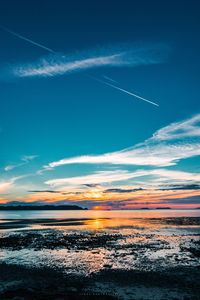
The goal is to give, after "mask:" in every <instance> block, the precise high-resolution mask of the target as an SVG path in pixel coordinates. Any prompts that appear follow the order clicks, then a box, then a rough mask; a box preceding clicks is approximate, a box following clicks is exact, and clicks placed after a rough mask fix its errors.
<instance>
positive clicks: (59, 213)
mask: <svg viewBox="0 0 200 300" xmlns="http://www.w3.org/2000/svg"><path fill="white" fill-rule="evenodd" d="M163 217H200V209H199V210H198V209H196V210H173V209H169V210H162V209H156V210H131V211H130V210H123V211H122V210H121V211H119V210H118V211H117V210H116V211H103V210H66V211H64V210H42V211H37V210H35V211H34V210H30V211H25V210H19V211H0V220H2V219H41V218H42V219H43V218H55V219H57V218H70V219H71V218H77V219H80V218H118V219H119V218H163Z"/></svg>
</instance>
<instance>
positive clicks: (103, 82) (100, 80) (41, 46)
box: [0, 25, 159, 106]
mask: <svg viewBox="0 0 200 300" xmlns="http://www.w3.org/2000/svg"><path fill="white" fill-rule="evenodd" d="M0 28H1V29H3V30H4V31H6V32H8V33H10V34H12V35H14V36H16V37H18V38H19V39H21V40H24V41H26V42H28V43H30V44H32V45H35V46H37V47H39V48H42V49H44V50H46V51H48V52H50V53H54V54H57V52H56V51H54V50H53V49H51V48H48V47H46V46H44V45H41V44H39V43H37V42H34V41H33V40H30V39H28V38H26V37H24V36H22V35H21V34H19V33H17V32H14V31H12V30H10V29H9V28H7V27H4V26H2V25H0ZM86 76H87V77H90V78H92V79H94V80H96V81H98V82H101V83H102V84H105V85H107V86H110V87H112V88H114V89H116V90H118V91H121V92H123V93H126V94H128V95H130V96H133V97H135V98H138V99H140V100H143V101H145V102H148V103H150V104H152V105H155V106H159V105H158V104H157V103H155V102H153V101H150V100H148V99H145V98H143V97H140V96H138V95H136V94H133V93H131V92H129V91H127V90H125V89H122V88H120V87H118V86H116V85H114V84H112V83H108V82H106V81H104V80H102V79H99V78H96V77H94V76H91V75H86ZM104 78H106V79H108V80H110V81H113V82H115V80H113V79H111V78H110V77H108V76H104Z"/></svg>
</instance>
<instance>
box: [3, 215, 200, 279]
mask: <svg viewBox="0 0 200 300" xmlns="http://www.w3.org/2000/svg"><path fill="white" fill-rule="evenodd" d="M0 217H1V218H2V219H4V220H3V222H6V220H5V219H13V220H9V223H10V224H11V223H12V221H15V222H18V223H17V224H22V225H21V227H22V228H18V229H17V230H16V229H13V228H9V229H3V230H1V231H0V261H1V262H6V263H7V264H17V265H25V266H29V267H30V266H32V267H40V266H49V267H56V268H60V269H62V270H63V271H64V272H65V273H68V274H77V275H84V276H87V275H90V274H94V273H98V272H100V271H102V270H105V269H112V270H116V269H117V270H157V269H160V267H169V266H171V267H173V266H197V265H199V237H200V218H199V217H200V211H198V210H195V211H194V210H193V211H183V210H182V211H180V210H179V211H174V210H156V211H153V210H150V211H114V212H113V211H112V212H110V211H39V212H38V211H30V212H29V211H28V212H27V211H17V212H10V211H9V212H1V216H0ZM48 218H51V219H49V220H48ZM52 218H56V219H52ZM62 218H64V219H62ZM24 219H29V220H27V222H28V223H24ZM38 220H39V221H38ZM10 221H11V222H10ZM25 221H26V220H25ZM20 222H21V223H20ZM13 224H14V223H13ZM1 226H2V223H1Z"/></svg>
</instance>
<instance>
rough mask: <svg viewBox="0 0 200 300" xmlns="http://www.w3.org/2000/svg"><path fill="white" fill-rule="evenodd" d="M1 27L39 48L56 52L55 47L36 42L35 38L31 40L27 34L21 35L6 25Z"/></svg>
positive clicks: (0, 26)
mask: <svg viewBox="0 0 200 300" xmlns="http://www.w3.org/2000/svg"><path fill="white" fill-rule="evenodd" d="M0 28H1V29H3V30H4V31H6V32H8V33H10V34H12V35H14V36H16V37H18V38H19V39H21V40H24V41H26V42H28V43H30V44H32V45H34V46H37V47H39V48H42V49H44V50H46V51H48V52H51V53H56V52H55V51H54V50H53V49H51V48H48V47H46V46H44V45H42V44H39V43H37V42H35V41H33V40H30V39H28V38H26V37H25V36H23V35H21V34H19V33H17V32H15V31H12V30H10V29H9V28H7V27H4V26H2V25H0Z"/></svg>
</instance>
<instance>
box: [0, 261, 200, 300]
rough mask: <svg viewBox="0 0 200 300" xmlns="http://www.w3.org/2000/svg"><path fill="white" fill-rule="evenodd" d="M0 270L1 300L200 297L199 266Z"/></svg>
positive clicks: (185, 299)
mask: <svg viewBox="0 0 200 300" xmlns="http://www.w3.org/2000/svg"><path fill="white" fill-rule="evenodd" d="M0 269H1V272H0V291H1V292H0V299H2V300H3V299H13V300H22V299H27V300H28V299H30V300H39V299H40V300H42V299H45V300H48V299H49V300H51V299H57V300H61V299H66V300H79V299H82V300H90V299H91V300H96V299H99V300H107V299H113V300H114V299H116V300H117V299H133V300H134V299H163V300H164V299H172V300H173V299H174V300H175V299H183V300H189V299H191V300H197V299H200V287H199V282H200V268H199V267H192V268H190V267H175V268H166V269H164V270H163V269H162V270H160V271H138V270H137V271H133V270H132V271H127V270H126V271H125V270H104V271H101V272H99V273H98V274H94V275H90V276H88V277H83V276H70V275H66V274H64V273H63V272H62V271H61V270H55V269H50V268H29V267H22V266H16V265H7V264H4V263H3V264H0ZM118 291H120V293H118ZM123 293H124V297H123ZM127 294H129V296H128V298H127Z"/></svg>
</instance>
